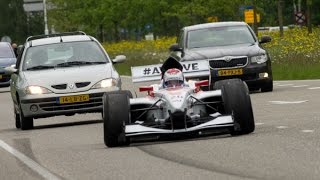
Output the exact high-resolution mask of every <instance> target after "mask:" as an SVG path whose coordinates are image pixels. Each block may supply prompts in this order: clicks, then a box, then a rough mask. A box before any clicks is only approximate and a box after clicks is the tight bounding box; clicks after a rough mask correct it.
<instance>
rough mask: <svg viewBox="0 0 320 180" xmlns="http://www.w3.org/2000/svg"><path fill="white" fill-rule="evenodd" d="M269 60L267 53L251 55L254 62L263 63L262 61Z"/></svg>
mask: <svg viewBox="0 0 320 180" xmlns="http://www.w3.org/2000/svg"><path fill="white" fill-rule="evenodd" d="M267 60H268V57H267V55H265V54H263V55H260V56H253V57H251V62H252V63H258V64H262V63H265V62H266V61H267Z"/></svg>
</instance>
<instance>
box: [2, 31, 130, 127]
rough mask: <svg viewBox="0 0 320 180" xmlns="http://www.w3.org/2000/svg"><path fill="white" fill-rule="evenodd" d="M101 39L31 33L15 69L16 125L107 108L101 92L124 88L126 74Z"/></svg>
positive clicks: (120, 57) (10, 69)
mask: <svg viewBox="0 0 320 180" xmlns="http://www.w3.org/2000/svg"><path fill="white" fill-rule="evenodd" d="M125 59H126V57H125V56H124V55H118V56H116V57H115V59H113V60H110V58H109V56H108V54H107V53H106V51H105V50H104V48H103V47H102V46H101V44H100V43H99V42H98V41H97V40H96V39H95V38H94V37H92V36H89V35H86V34H85V33H83V32H73V33H61V34H52V35H40V36H32V37H29V38H28V39H27V40H26V43H25V45H24V48H23V49H22V50H21V52H20V54H19V55H18V59H17V64H16V66H15V67H13V66H11V67H7V68H6V71H7V72H9V73H11V74H12V76H11V83H10V89H11V97H12V100H13V104H14V115H15V121H16V127H17V128H21V129H22V130H26V129H32V128H33V120H34V119H37V118H44V117H51V116H57V115H67V116H70V115H74V114H76V113H89V112H102V96H103V94H104V93H105V92H108V91H117V90H120V89H121V79H120V76H119V74H118V73H117V71H116V70H115V68H114V66H113V64H114V63H119V62H123V61H124V60H125Z"/></svg>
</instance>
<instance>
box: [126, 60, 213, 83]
mask: <svg viewBox="0 0 320 180" xmlns="http://www.w3.org/2000/svg"><path fill="white" fill-rule="evenodd" d="M181 64H182V66H183V74H184V76H185V77H186V78H190V77H203V76H209V74H210V68H209V63H208V61H207V60H198V61H184V62H181ZM161 66H162V64H154V65H147V66H136V67H131V75H132V82H144V81H154V80H160V79H161V69H160V68H161Z"/></svg>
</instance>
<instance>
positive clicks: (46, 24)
mask: <svg viewBox="0 0 320 180" xmlns="http://www.w3.org/2000/svg"><path fill="white" fill-rule="evenodd" d="M43 16H44V34H45V35H48V34H49V29H48V19H47V5H46V0H43Z"/></svg>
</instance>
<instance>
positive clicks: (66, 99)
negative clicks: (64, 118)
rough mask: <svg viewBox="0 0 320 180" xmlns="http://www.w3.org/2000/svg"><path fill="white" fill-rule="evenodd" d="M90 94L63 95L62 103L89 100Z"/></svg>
mask: <svg viewBox="0 0 320 180" xmlns="http://www.w3.org/2000/svg"><path fill="white" fill-rule="evenodd" d="M89 99H90V98H89V95H78V96H63V97H60V98H59V102H60V104H72V103H79V102H86V101H89Z"/></svg>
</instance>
